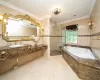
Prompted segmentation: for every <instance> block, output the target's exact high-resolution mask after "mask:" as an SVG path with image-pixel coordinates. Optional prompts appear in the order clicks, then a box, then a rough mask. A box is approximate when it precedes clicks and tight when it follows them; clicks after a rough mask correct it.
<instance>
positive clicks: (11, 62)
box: [0, 59, 17, 74]
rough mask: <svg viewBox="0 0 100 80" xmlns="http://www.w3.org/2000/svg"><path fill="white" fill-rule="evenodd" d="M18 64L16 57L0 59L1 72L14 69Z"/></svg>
mask: <svg viewBox="0 0 100 80" xmlns="http://www.w3.org/2000/svg"><path fill="white" fill-rule="evenodd" d="M16 64H17V61H16V59H6V60H0V74H2V73H4V72H7V71H9V70H11V69H13V68H14V66H16Z"/></svg>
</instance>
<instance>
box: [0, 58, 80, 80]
mask: <svg viewBox="0 0 100 80" xmlns="http://www.w3.org/2000/svg"><path fill="white" fill-rule="evenodd" d="M0 80H80V79H79V78H78V77H77V75H76V74H75V73H74V72H73V70H72V69H71V68H70V66H69V65H68V64H67V63H66V62H65V60H64V59H63V58H62V56H52V57H49V58H47V57H41V58H38V59H36V60H34V61H31V62H29V63H27V64H25V65H23V66H21V67H19V68H17V69H14V70H12V71H10V72H7V73H6V74H4V75H2V76H0Z"/></svg>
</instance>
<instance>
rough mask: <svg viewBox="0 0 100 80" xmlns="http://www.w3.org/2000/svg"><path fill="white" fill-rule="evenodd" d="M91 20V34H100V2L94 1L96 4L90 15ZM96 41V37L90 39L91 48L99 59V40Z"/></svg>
mask: <svg viewBox="0 0 100 80" xmlns="http://www.w3.org/2000/svg"><path fill="white" fill-rule="evenodd" d="M91 20H92V21H93V23H94V24H93V27H92V30H91V34H94V33H98V32H100V0H96V4H95V6H94V8H93V11H92V14H91ZM99 36H100V35H99ZM97 39H98V38H97V36H92V37H91V47H92V49H93V51H94V52H95V53H96V54H97V55H98V57H99V58H100V40H97Z"/></svg>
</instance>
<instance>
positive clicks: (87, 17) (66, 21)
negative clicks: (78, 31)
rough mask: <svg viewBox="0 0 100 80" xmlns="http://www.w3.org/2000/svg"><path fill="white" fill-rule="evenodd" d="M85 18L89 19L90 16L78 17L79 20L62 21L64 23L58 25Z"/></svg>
mask: <svg viewBox="0 0 100 80" xmlns="http://www.w3.org/2000/svg"><path fill="white" fill-rule="evenodd" d="M86 18H90V16H84V17H80V18H76V19H72V20H68V21H64V22H61V23H58V24H64V23H69V22H72V21H77V20H81V19H86Z"/></svg>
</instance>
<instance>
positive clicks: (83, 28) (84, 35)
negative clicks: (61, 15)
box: [61, 18, 90, 46]
mask: <svg viewBox="0 0 100 80" xmlns="http://www.w3.org/2000/svg"><path fill="white" fill-rule="evenodd" d="M89 20H90V19H89V18H85V19H80V20H76V21H72V22H67V23H63V24H61V27H62V29H65V28H66V26H68V25H73V24H78V43H77V45H82V46H90V36H88V35H90V28H89V26H88V22H89Z"/></svg>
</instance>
